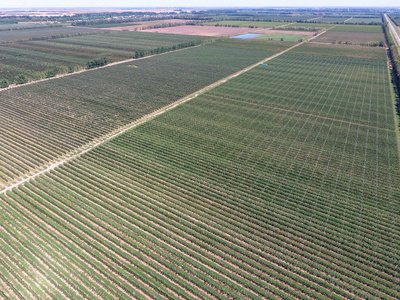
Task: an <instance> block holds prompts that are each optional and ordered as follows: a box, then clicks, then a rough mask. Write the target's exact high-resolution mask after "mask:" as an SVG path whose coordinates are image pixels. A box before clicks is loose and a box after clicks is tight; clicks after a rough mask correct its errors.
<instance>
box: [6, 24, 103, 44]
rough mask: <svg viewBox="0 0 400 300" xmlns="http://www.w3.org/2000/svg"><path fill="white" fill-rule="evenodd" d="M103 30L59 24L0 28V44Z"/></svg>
mask: <svg viewBox="0 0 400 300" xmlns="http://www.w3.org/2000/svg"><path fill="white" fill-rule="evenodd" d="M7 26H8V25H7ZM103 31H104V30H101V29H95V28H79V27H59V26H53V27H52V26H33V28H26V29H21V28H20V29H19V30H0V44H4V43H11V42H18V41H30V40H34V39H52V38H54V37H58V36H68V35H78V34H88V33H99V32H103Z"/></svg>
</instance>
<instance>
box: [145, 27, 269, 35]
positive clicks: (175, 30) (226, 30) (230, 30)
mask: <svg viewBox="0 0 400 300" xmlns="http://www.w3.org/2000/svg"><path fill="white" fill-rule="evenodd" d="M143 31H144V32H158V33H170V34H186V35H202V36H225V35H237V34H242V33H247V32H259V31H260V29H259V28H238V27H215V26H191V25H187V26H176V27H166V28H155V29H146V30H143ZM261 31H262V30H261Z"/></svg>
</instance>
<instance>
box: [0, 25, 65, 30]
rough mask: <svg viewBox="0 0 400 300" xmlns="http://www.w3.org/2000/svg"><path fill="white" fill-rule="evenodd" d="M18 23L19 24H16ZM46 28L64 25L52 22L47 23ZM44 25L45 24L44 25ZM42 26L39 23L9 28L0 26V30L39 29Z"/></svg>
mask: <svg viewBox="0 0 400 300" xmlns="http://www.w3.org/2000/svg"><path fill="white" fill-rule="evenodd" d="M15 25H17V24H15ZM45 26H46V28H48V27H62V25H60V24H52V25H45ZM43 27H44V26H43ZM38 28H40V26H38V25H35V26H33V25H30V26H29V25H27V26H21V27H8V28H0V31H14V30H29V29H38Z"/></svg>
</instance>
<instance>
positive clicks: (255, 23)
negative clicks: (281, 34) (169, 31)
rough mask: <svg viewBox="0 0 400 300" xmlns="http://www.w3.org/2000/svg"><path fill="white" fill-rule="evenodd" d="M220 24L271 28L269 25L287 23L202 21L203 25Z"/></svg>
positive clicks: (283, 23)
mask: <svg viewBox="0 0 400 300" xmlns="http://www.w3.org/2000/svg"><path fill="white" fill-rule="evenodd" d="M217 24H219V25H221V26H225V25H227V26H238V27H256V28H271V27H276V26H280V25H285V24H287V23H285V22H258V21H230V20H226V21H218V22H209V23H204V25H207V26H215V25H217Z"/></svg>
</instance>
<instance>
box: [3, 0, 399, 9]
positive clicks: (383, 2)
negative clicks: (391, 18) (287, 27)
mask: <svg viewBox="0 0 400 300" xmlns="http://www.w3.org/2000/svg"><path fill="white" fill-rule="evenodd" d="M276 5H279V6H295V7H299V6H317V7H321V6H362V7H365V6H397V7H400V0H379V1H377V0H280V1H276V0H146V1H138V0H113V1H110V0H0V8H30V7H233V6H235V7H249V6H253V7H254V6H256V7H265V6H276Z"/></svg>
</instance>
